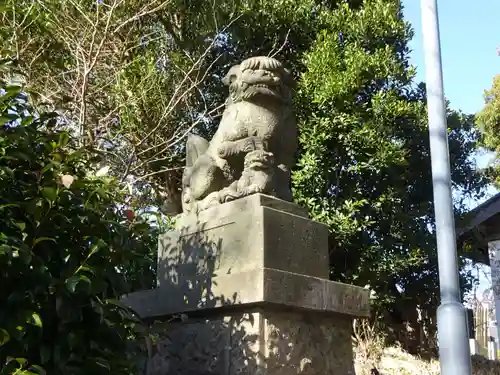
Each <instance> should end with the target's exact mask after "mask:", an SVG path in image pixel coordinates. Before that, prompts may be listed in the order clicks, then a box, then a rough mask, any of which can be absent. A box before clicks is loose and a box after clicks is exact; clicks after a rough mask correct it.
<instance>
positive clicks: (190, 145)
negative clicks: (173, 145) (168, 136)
mask: <svg viewBox="0 0 500 375" xmlns="http://www.w3.org/2000/svg"><path fill="white" fill-rule="evenodd" d="M209 144H210V143H209V142H208V141H207V140H206V139H205V138H203V137H200V136H199V135H196V134H189V135H188V136H187V141H186V167H192V166H193V165H194V162H195V161H196V159H198V158H199V157H200V156H201V155H203V154H204V153H205V152H206V151H207V149H208V146H209Z"/></svg>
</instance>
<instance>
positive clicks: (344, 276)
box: [293, 0, 485, 319]
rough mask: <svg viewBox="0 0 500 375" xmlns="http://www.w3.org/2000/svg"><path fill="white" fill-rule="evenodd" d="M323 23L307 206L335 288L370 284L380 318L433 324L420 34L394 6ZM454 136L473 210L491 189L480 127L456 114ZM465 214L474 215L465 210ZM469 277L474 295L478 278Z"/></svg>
mask: <svg viewBox="0 0 500 375" xmlns="http://www.w3.org/2000/svg"><path fill="white" fill-rule="evenodd" d="M322 19H323V22H324V25H325V26H324V29H323V30H322V31H321V32H320V33H318V38H317V40H316V41H315V42H314V44H313V45H312V48H311V50H310V51H309V52H308V53H306V54H305V56H304V65H305V66H306V70H305V72H304V74H303V75H302V79H301V82H300V84H299V91H298V98H297V102H298V108H299V111H300V112H299V113H300V130H301V131H300V144H301V148H302V149H301V154H300V159H299V162H298V165H297V168H296V170H295V173H294V178H293V183H294V189H295V197H296V200H297V202H299V203H300V204H303V205H305V206H307V207H308V208H309V211H310V213H311V215H312V217H313V218H314V219H316V220H319V221H321V222H324V223H326V224H327V225H328V226H329V227H330V229H331V241H330V243H331V259H330V263H331V265H332V271H331V275H332V278H333V279H335V280H341V281H345V282H351V283H356V284H358V285H362V286H363V285H366V284H369V285H370V286H371V288H372V289H373V290H374V291H375V292H376V293H377V295H378V300H377V303H378V304H379V306H381V307H382V309H381V311H392V313H396V312H398V314H399V315H400V317H399V319H403V318H404V319H406V317H401V314H403V316H404V313H403V312H404V311H411V310H412V308H413V310H414V309H415V306H420V307H421V308H423V309H424V310H428V311H429V312H432V313H434V308H435V306H436V303H437V301H438V288H437V285H438V284H437V283H438V279H437V257H436V250H435V238H434V229H433V225H434V224H433V212H432V209H433V203H432V178H431V171H430V159H429V153H430V152H429V141H428V130H427V123H426V94H425V87H424V86H423V85H420V86H418V87H415V86H414V85H413V82H412V79H413V76H414V70H413V68H411V67H410V66H409V62H408V56H409V53H410V50H409V48H408V46H407V43H408V41H409V40H410V38H411V37H412V31H411V29H410V27H409V25H408V23H407V22H405V21H404V19H403V17H402V10H401V8H400V4H399V1H395V0H394V1H392V0H366V1H364V3H363V6H362V7H361V8H359V9H356V8H353V7H351V6H349V5H348V4H343V5H341V6H339V7H338V8H336V9H333V10H329V11H326V12H324V14H323V16H322ZM448 126H449V133H448V136H449V143H450V153H451V163H452V179H453V185H454V188H455V189H457V190H458V191H460V192H462V193H463V196H462V199H463V198H465V197H467V196H474V195H476V194H479V193H480V189H481V188H482V187H483V186H484V184H485V179H484V178H483V177H482V176H481V175H479V174H478V173H477V172H476V171H475V166H474V164H473V162H472V160H471V156H472V154H473V151H474V148H475V146H476V142H477V139H478V132H477V131H476V130H475V129H474V127H473V118H472V116H468V115H465V114H462V113H460V112H456V111H452V110H448ZM456 208H457V212H458V213H460V211H461V209H463V207H462V205H461V202H460V201H458V200H457V201H456ZM463 276H464V277H463V278H462V283H463V286H464V287H465V288H468V287H469V288H470V286H471V285H470V283H471V281H472V277H471V275H470V274H468V273H466V272H465V271H464V275H463ZM410 301H411V302H410ZM410 305H411V306H412V307H410ZM407 309H408V310H407Z"/></svg>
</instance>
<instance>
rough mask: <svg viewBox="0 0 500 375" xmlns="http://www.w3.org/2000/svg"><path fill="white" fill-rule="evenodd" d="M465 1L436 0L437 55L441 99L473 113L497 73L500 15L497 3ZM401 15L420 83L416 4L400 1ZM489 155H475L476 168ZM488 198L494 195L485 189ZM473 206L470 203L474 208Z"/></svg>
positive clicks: (499, 65) (417, 1)
mask: <svg viewBox="0 0 500 375" xmlns="http://www.w3.org/2000/svg"><path fill="white" fill-rule="evenodd" d="M476 4H477V5H474V2H472V1H470V0H468V1H466V0H438V8H439V25H440V33H441V54H442V63H443V80H444V91H445V96H446V98H447V99H448V100H450V102H451V106H452V107H453V108H455V109H460V110H462V111H464V112H467V113H476V112H477V111H479V110H480V109H481V108H482V106H483V103H484V101H483V93H484V90H485V89H488V88H489V87H490V86H491V83H492V78H493V76H495V75H496V74H499V73H500V56H498V55H497V48H498V47H500V29H499V28H498V27H497V26H495V25H496V22H498V15H499V14H500V1H499V0H484V1H482V2H478V3H476ZM403 6H404V14H405V17H406V19H407V20H408V21H410V23H411V24H412V26H413V29H414V31H415V36H414V38H413V40H412V42H411V43H410V45H411V48H412V50H413V53H412V62H413V65H415V66H416V68H417V80H419V81H423V80H424V74H425V71H424V56H423V47H422V27H421V23H420V22H421V19H420V0H403ZM490 159H491V155H489V154H483V155H478V157H477V159H476V160H477V164H478V166H479V167H484V166H485V165H486V164H487V163H488V161H489V160H490ZM488 193H489V194H488V195H492V194H494V193H496V190H495V189H493V188H490V189H488ZM476 204H477V203H476V202H471V206H475V205H476Z"/></svg>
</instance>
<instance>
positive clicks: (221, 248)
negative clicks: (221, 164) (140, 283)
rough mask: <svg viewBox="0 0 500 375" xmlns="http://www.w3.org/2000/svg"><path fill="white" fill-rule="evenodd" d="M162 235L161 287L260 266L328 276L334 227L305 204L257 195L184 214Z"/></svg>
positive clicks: (159, 264)
mask: <svg viewBox="0 0 500 375" xmlns="http://www.w3.org/2000/svg"><path fill="white" fill-rule="evenodd" d="M177 228H179V229H178V230H175V231H171V232H168V233H166V234H165V235H164V236H162V237H161V238H160V244H159V251H158V285H159V286H160V287H168V285H171V284H172V283H174V284H175V285H179V284H182V283H184V282H185V281H187V280H190V279H195V278H196V279H198V280H199V279H200V277H201V278H203V277H208V275H210V276H215V275H217V276H221V275H226V274H234V273H238V272H244V271H248V270H253V269H258V268H273V269H277V270H282V271H287V272H293V273H300V274H303V275H307V276H315V277H323V278H328V274H329V267H328V228H327V227H326V226H325V225H323V224H320V223H317V222H315V221H312V220H309V219H308V218H307V217H305V212H304V211H303V210H302V209H301V208H299V206H297V205H295V204H292V203H288V202H284V201H280V200H278V199H275V198H272V197H268V196H264V195H260V194H256V195H252V196H249V197H246V198H243V199H240V200H237V201H234V202H229V203H226V204H223V205H220V206H217V207H214V208H211V209H209V210H207V211H205V212H204V213H203V215H199V216H194V215H193V216H189V215H187V216H182V217H181V218H180V221H179V222H178V223H177Z"/></svg>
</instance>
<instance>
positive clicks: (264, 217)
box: [126, 194, 369, 375]
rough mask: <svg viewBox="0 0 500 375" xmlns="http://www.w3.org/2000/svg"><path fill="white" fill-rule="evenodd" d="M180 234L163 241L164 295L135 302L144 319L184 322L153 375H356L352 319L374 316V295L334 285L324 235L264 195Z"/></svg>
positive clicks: (162, 345)
mask: <svg viewBox="0 0 500 375" xmlns="http://www.w3.org/2000/svg"><path fill="white" fill-rule="evenodd" d="M176 228H177V229H176V230H174V231H172V232H169V233H167V234H166V235H164V236H163V237H162V238H161V239H160V244H159V254H158V287H157V288H156V289H154V290H149V291H142V292H137V293H134V294H131V295H128V296H127V297H126V303H127V304H128V305H129V306H130V307H132V308H133V309H134V310H135V311H137V313H138V314H139V315H140V316H141V317H142V318H145V319H162V320H163V319H168V318H169V317H172V316H175V315H179V314H182V316H183V318H184V319H182V321H181V322H174V323H171V324H170V325H168V328H167V330H166V332H165V333H164V334H162V335H161V336H162V338H161V339H160V340H159V341H158V342H157V344H156V346H155V349H154V351H153V352H152V353H151V355H150V357H151V358H150V360H149V364H148V366H149V370H148V371H149V373H148V375H153V374H155V375H156V374H158V375H159V374H167V373H168V374H177V373H179V374H200V375H201V374H217V375H233V374H241V373H243V374H270V375H271V374H272V375H274V374H283V375H285V374H293V373H297V374H299V373H300V374H318V375H329V374H331V375H349V374H352V375H353V374H354V365H353V353H352V343H351V327H352V319H353V317H356V316H368V315H369V293H368V291H367V290H364V289H362V288H359V287H355V286H351V285H346V284H341V283H337V282H332V281H329V280H328V273H329V271H328V246H327V241H328V230H327V228H326V227H325V226H324V225H322V224H320V223H317V222H314V221H312V220H309V219H308V218H307V214H306V212H305V211H304V210H303V209H302V208H300V207H298V206H297V205H295V204H292V203H288V202H284V201H281V200H278V199H275V198H272V197H268V196H264V195H259V194H257V195H252V196H249V197H247V198H244V199H240V200H237V201H234V202H230V203H226V204H224V205H221V206H218V207H214V208H212V209H209V210H207V211H204V212H202V213H201V214H200V215H199V216H189V215H186V216H183V217H181V218H180V220H179V221H178V222H177V224H176Z"/></svg>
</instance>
